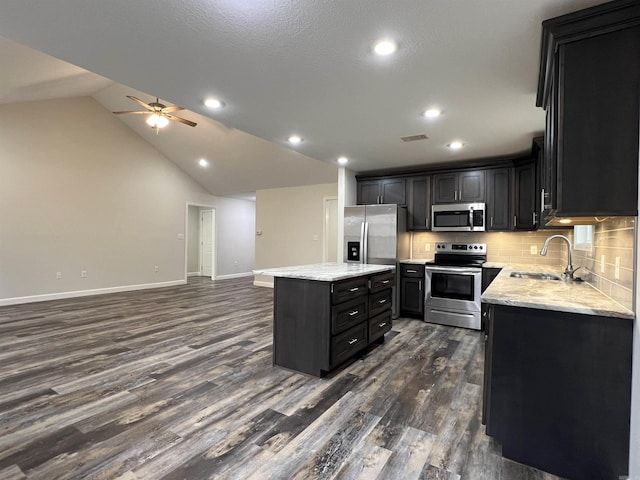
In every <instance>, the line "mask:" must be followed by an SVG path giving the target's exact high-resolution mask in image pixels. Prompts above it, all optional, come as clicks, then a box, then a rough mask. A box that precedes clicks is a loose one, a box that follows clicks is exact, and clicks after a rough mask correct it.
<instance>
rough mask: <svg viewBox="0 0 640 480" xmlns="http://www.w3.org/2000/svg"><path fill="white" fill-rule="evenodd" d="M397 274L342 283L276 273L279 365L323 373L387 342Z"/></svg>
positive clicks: (275, 359)
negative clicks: (393, 287) (378, 343)
mask: <svg viewBox="0 0 640 480" xmlns="http://www.w3.org/2000/svg"><path fill="white" fill-rule="evenodd" d="M394 284H395V274H394V273H393V272H390V273H380V274H376V275H368V276H360V277H355V278H351V279H348V280H343V281H337V282H322V281H317V280H304V279H296V278H284V277H276V279H275V289H274V315H273V364H274V365H279V366H281V367H285V368H289V369H292V370H297V371H299V372H303V373H308V374H311V375H315V376H323V375H325V374H326V373H328V372H330V371H331V370H333V369H334V368H336V367H337V366H339V365H340V364H341V363H343V362H345V361H346V360H348V359H349V358H351V357H353V356H354V355H356V354H358V353H359V352H361V351H362V350H363V349H364V348H366V347H367V346H368V345H370V344H371V343H373V342H380V341H382V340H384V334H385V333H387V332H388V331H389V330H391V326H392V324H391V318H392V309H391V306H392V286H393V285H394Z"/></svg>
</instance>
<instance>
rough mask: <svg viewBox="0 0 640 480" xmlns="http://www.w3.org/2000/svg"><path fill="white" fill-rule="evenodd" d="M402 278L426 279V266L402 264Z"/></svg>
mask: <svg viewBox="0 0 640 480" xmlns="http://www.w3.org/2000/svg"><path fill="white" fill-rule="evenodd" d="M400 276H401V277H415V278H424V265H421V264H420V265H417V264H414V263H401V264H400Z"/></svg>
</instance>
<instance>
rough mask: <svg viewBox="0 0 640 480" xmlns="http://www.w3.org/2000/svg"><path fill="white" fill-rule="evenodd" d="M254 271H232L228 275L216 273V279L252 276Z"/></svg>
mask: <svg viewBox="0 0 640 480" xmlns="http://www.w3.org/2000/svg"><path fill="white" fill-rule="evenodd" d="M251 275H253V273H252V272H242V273H230V274H228V275H216V280H227V279H229V278H240V277H250V276H251Z"/></svg>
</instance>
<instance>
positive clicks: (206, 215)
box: [185, 204, 216, 280]
mask: <svg viewBox="0 0 640 480" xmlns="http://www.w3.org/2000/svg"><path fill="white" fill-rule="evenodd" d="M215 226H216V211H215V208H213V207H211V206H206V205H193V204H187V218H186V229H185V231H186V232H187V234H186V239H185V278H186V277H193V276H202V277H210V278H211V279H212V280H214V279H215V278H216V242H215V239H216V228H215Z"/></svg>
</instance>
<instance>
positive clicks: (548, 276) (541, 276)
mask: <svg viewBox="0 0 640 480" xmlns="http://www.w3.org/2000/svg"><path fill="white" fill-rule="evenodd" d="M511 276H512V277H515V278H528V279H532V280H562V277H559V276H558V275H554V274H553V273H537V272H511Z"/></svg>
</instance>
